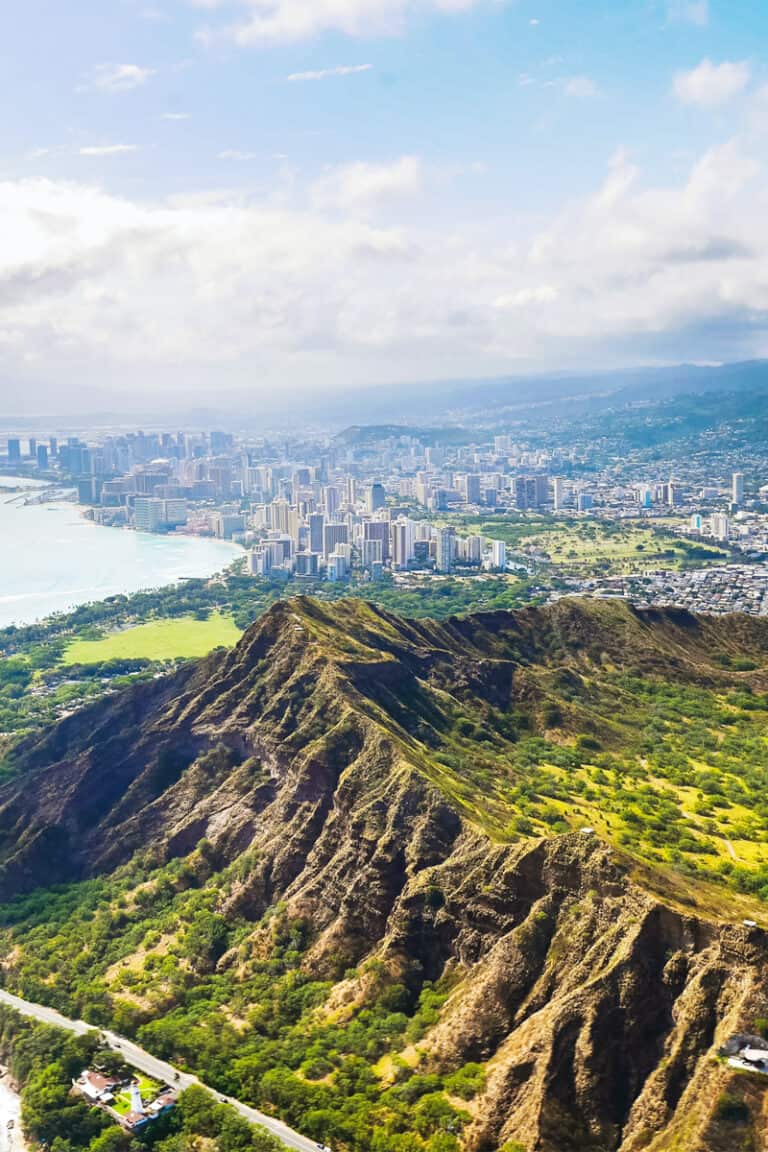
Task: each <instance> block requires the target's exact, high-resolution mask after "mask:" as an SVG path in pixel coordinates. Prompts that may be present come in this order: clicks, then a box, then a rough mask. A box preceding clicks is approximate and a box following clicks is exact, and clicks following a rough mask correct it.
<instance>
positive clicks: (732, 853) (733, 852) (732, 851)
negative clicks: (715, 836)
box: [725, 840, 739, 860]
mask: <svg viewBox="0 0 768 1152" xmlns="http://www.w3.org/2000/svg"><path fill="white" fill-rule="evenodd" d="M725 846H726V848H727V849H728V852H729V854H730V857H731V860H738V859H739V858H738V856H737V855H736V849H735V848H734V847H733V844H731V842H730V840H726V841H725Z"/></svg>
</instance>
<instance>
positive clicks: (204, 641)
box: [63, 611, 242, 665]
mask: <svg viewBox="0 0 768 1152" xmlns="http://www.w3.org/2000/svg"><path fill="white" fill-rule="evenodd" d="M241 635H242V631H241V629H239V628H238V627H237V626H236V625H235V622H234V620H233V619H232V617H231V616H223V615H222V614H221V613H220V612H216V611H214V612H211V614H210V615H209V616H208V617H206V618H205V619H196V618H195V617H194V616H182V617H180V618H179V619H174V620H152V621H150V622H149V623H147V624H138V625H136V626H135V627H133V628H126V629H124V630H123V631H121V632H112V633H110V634H108V635H107V636H105V637H104V638H103V639H102V640H74V641H73V642H72V643H71V644H68V645H67V647H66V649H65V651H64V655H63V663H64V664H65V665H72V664H103V663H105V662H107V661H110V660H150V661H152V662H153V663H157V662H166V661H169V660H179V659H192V658H194V657H198V656H207V655H208V653H209V652H210V651H211V650H212V649H213V648H219V647H223V648H231V647H232V646H233V645H234V644H236V643H237V641H238V640H239V639H240V637H241Z"/></svg>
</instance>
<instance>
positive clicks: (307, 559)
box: [296, 552, 320, 576]
mask: <svg viewBox="0 0 768 1152" xmlns="http://www.w3.org/2000/svg"><path fill="white" fill-rule="evenodd" d="M319 559H320V557H319V556H318V554H317V552H297V553H296V575H297V576H317V573H318V563H319Z"/></svg>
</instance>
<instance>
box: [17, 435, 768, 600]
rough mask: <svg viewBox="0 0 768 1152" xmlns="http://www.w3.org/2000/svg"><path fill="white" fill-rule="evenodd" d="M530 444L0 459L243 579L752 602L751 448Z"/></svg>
mask: <svg viewBox="0 0 768 1152" xmlns="http://www.w3.org/2000/svg"><path fill="white" fill-rule="evenodd" d="M578 431H582V432H583V430H580V429H577V432H578ZM545 439H546V438H545V437H542V436H538V437H526V436H525V435H524V434H523V435H520V434H519V433H518V432H516V431H515V430H511V431H505V432H503V433H501V434H494V435H492V436H489V437H488V438H487V439H485V440H481V439H480V438H479V437H477V438H476V436H475V434H474V430H472V429H462V428H460V427H452V428H449V429H445V430H440V429H437V430H420V429H412V428H408V427H403V428H399V427H398V426H387V427H378V428H377V427H371V428H351V429H348V430H347V431H345V432H343V433H341V434H339V435H335V436H322V435H316V436H312V437H310V436H302V437H296V436H293V437H291V436H275V437H273V438H271V439H266V438H254V437H249V436H246V435H236V434H233V433H231V432H223V431H216V430H211V431H198V432H194V433H186V432H179V433H170V432H150V433H146V432H142V431H129V432H120V433H114V434H103V435H93V434H91V435H81V436H69V437H67V438H66V439H65V440H59V439H58V438H57V437H56V436H46V437H44V438H40V437H33V436H29V437H27V438H26V439H23V438H21V437H20V436H19V437H8V439H7V444H6V448H5V453H4V456H3V458H2V459H1V460H0V464H1V465H2V467H3V468H4V470H5V471H6V473H9V474H18V475H27V476H30V477H34V478H37V479H40V480H43V481H45V482H46V485H48V487H46V488H45V489H42V490H41V491H38V492H37V493H35V495H34V496H30V495H29V494H28V493H27V494H24V495H23V496H22V499H25V500H30V499H34V500H37V501H42V500H46V499H50V498H51V497H52V496H55V495H61V493H62V491H66V492H67V493H68V494H69V493H71V498H73V499H76V500H77V501H78V502H79V504H80V505H81V506H82V508H83V512H84V515H86V516H88V517H89V518H91V519H92V520H94V521H95V522H97V523H99V524H102V525H108V526H111V527H115V528H130V529H135V530H137V531H142V532H152V533H184V534H189V535H195V536H209V537H217V538H220V539H225V540H231V541H233V542H235V543H237V544H240V545H242V546H243V548H244V550H245V551H244V565H243V566H242V567H243V568H244V571H245V572H247V573H248V574H249V575H250V576H252V577H254V578H255V579H262V580H264V579H266V580H269V581H273V582H274V581H278V582H279V581H285V582H288V581H296V582H298V583H300V584H302V583H303V584H306V585H308V586H313V585H317V584H318V583H327V584H344V583H350V582H351V583H352V584H354V585H356V586H360V585H366V584H376V583H379V582H381V581H384V580H386V581H390V582H392V583H393V584H394V585H395V586H400V587H402V588H404V589H407V588H408V587H417V586H418V585H419V584H420V583H421V582H423V581H424V580H427V579H440V578H445V577H446V576H450V575H454V576H460V577H466V578H472V577H478V576H482V575H483V574H487V573H493V574H496V575H504V576H506V577H508V578H509V580H510V581H515V580H518V581H519V580H523V579H525V580H527V581H528V582H529V584H530V582H531V581H533V584H534V585H535V588H534V589H533V590H534V591H535V592H536V593H540V592H541V591H542V589H543V590H544V591H545V593H546V595H547V597H550V598H551V597H554V596H559V595H562V594H564V593H586V594H589V595H620V596H629V597H631V598H632V599H633V600H637V601H639V602H641V603H664V604H666V603H678V604H684V605H686V606H688V607H691V608H695V609H703V610H708V611H715V612H727V611H733V610H739V611H748V612H749V611H758V612H759V611H761V610H762V607H763V602H764V598H765V595H766V591H767V590H768V583H767V582H766V569H765V568H764V567H763V564H762V563H761V560H762V559H763V558H764V557H765V556H766V554H768V483H766V482H764V480H765V479H766V477H765V476H763V475H762V474H760V473H759V471H758V468H759V463H760V462H759V460H756V459H755V458H754V455H752V456H750V454H748V453H747V454H745V455H744V457H743V459H742V458H739V457H734V458H733V459H732V461H731V465H732V467H731V469H730V470H727V465H726V467H724V466H723V460H722V453H715V452H714V450H713V451H712V452H711V453H710V454H709V455H708V453H707V451H706V446H707V445H706V438H704V439H703V442H702V446H701V447H700V450H699V452H698V453H696V454H695V455H693V456H688V455H681V456H679V457H678V458H676V459H675V458H673V459H672V460H669V461H668V460H656V461H652V460H649V459H648V453H642V452H637V453H635V454H634V457H635V458H634V459H633V458H632V455H631V454H630V455H629V456H628V457H625V458H623V459H618V458H616V457H615V456H613V455H612V454H611V445H610V443H609V442H606V440H605V438H595V439H592V440H590V439H588V438H587V437H586V436H585V435H583V434H582V435H581V436H577V437H576V438H575V442H574V443H573V444H571V445H568V444H555V445H553V444H551V443H550V444H544V445H542V443H541V442H542V441H543V440H545ZM549 439H550V440H552V439H554V437H550V438H549ZM537 441H538V443H537ZM701 448H703V449H704V450H701ZM703 567H706V568H707V571H699V569H701V568H703Z"/></svg>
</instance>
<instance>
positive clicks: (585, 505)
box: [576, 492, 595, 512]
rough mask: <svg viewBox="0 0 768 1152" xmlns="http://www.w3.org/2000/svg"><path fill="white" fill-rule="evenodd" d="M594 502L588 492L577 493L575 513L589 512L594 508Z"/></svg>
mask: <svg viewBox="0 0 768 1152" xmlns="http://www.w3.org/2000/svg"><path fill="white" fill-rule="evenodd" d="M594 503H595V502H594V500H593V499H592V496H591V495H590V493H589V492H579V495H578V497H577V499H576V510H577V512H589V511H591V509H592V508H593V506H594Z"/></svg>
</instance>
